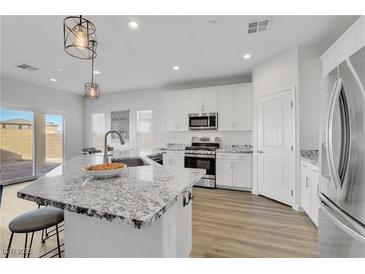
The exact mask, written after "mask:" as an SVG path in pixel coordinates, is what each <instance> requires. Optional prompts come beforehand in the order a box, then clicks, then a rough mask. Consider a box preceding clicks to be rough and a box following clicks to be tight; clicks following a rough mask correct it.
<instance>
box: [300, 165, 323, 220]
mask: <svg viewBox="0 0 365 274" xmlns="http://www.w3.org/2000/svg"><path fill="white" fill-rule="evenodd" d="M318 184H319V175H318V167H317V166H315V165H313V164H311V163H308V162H307V161H304V160H302V161H301V167H300V203H301V207H302V209H303V210H304V211H305V213H306V214H307V215H308V216H309V218H310V219H311V220H312V221H313V223H314V224H315V225H318V210H319V207H320V203H319V198H318Z"/></svg>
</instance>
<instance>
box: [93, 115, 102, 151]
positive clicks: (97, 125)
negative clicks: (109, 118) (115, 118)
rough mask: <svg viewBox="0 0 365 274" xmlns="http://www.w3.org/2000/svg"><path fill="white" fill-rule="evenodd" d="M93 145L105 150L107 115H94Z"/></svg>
mask: <svg viewBox="0 0 365 274" xmlns="http://www.w3.org/2000/svg"><path fill="white" fill-rule="evenodd" d="M91 127H92V138H93V140H92V143H93V146H94V147H95V148H96V149H98V150H103V149H104V134H105V115H104V113H98V114H92V116H91Z"/></svg>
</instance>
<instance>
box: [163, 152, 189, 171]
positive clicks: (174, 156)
mask: <svg viewBox="0 0 365 274" xmlns="http://www.w3.org/2000/svg"><path fill="white" fill-rule="evenodd" d="M162 159H163V165H164V166H169V167H180V168H183V167H184V152H180V151H177V152H167V153H165V154H163V156H162Z"/></svg>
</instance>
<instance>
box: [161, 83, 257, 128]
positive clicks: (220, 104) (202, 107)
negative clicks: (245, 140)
mask: <svg viewBox="0 0 365 274" xmlns="http://www.w3.org/2000/svg"><path fill="white" fill-rule="evenodd" d="M164 101H165V103H164V105H165V118H164V119H165V120H164V124H165V130H166V131H188V130H189V125H188V123H189V121H188V115H189V113H211V112H217V113H218V130H219V131H249V130H251V129H252V125H251V124H252V123H251V120H252V85H251V84H240V85H231V86H219V87H206V88H197V89H189V90H177V91H169V92H166V93H165V96H164Z"/></svg>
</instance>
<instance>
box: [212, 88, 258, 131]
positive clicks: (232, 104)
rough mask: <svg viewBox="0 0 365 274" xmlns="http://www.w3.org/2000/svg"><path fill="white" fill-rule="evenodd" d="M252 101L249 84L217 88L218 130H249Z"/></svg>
mask: <svg viewBox="0 0 365 274" xmlns="http://www.w3.org/2000/svg"><path fill="white" fill-rule="evenodd" d="M252 100H253V99H252V86H251V84H244V85H239V86H222V87H218V130H220V131H246V130H251V129H252V104H253V101H252Z"/></svg>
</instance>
